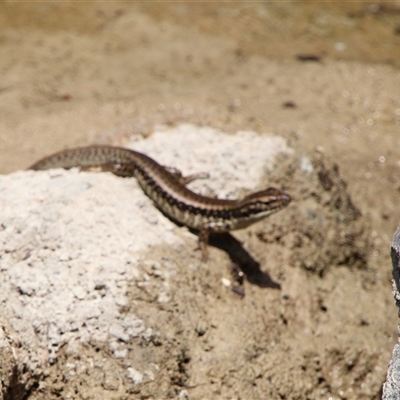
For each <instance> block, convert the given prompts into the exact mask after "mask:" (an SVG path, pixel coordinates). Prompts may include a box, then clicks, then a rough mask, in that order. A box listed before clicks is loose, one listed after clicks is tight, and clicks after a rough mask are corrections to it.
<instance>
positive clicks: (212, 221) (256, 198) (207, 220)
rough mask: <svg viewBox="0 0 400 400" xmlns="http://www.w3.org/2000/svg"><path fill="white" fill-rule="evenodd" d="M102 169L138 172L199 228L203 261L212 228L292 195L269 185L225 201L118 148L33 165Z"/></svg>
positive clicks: (238, 225) (163, 206) (148, 189)
mask: <svg viewBox="0 0 400 400" xmlns="http://www.w3.org/2000/svg"><path fill="white" fill-rule="evenodd" d="M72 167H81V168H82V169H88V168H98V169H100V171H110V172H112V173H114V174H115V175H118V176H123V177H128V176H134V177H135V178H136V179H137V181H138V182H139V184H140V186H141V188H142V189H143V191H144V192H145V193H146V195H147V196H148V197H150V199H151V200H152V201H153V202H154V204H155V205H156V207H158V208H159V209H160V210H161V211H162V212H163V213H165V214H166V215H167V216H169V217H170V218H172V219H173V220H175V221H177V222H179V223H181V224H183V225H185V226H187V227H188V228H191V229H194V230H196V231H198V232H199V248H200V250H201V251H202V259H203V261H206V260H207V259H208V250H207V244H208V237H209V234H210V233H212V232H216V233H218V232H227V231H231V230H235V229H242V228H246V227H247V226H249V225H251V224H253V223H255V222H257V221H259V220H261V219H263V218H265V217H267V216H268V215H270V214H272V213H274V212H276V211H278V210H280V209H282V208H284V207H286V206H287V205H288V204H289V203H290V201H291V198H290V196H289V195H288V194H286V193H284V192H282V191H280V190H278V189H275V188H268V189H265V190H262V191H259V192H255V193H252V194H250V195H248V196H246V197H244V198H242V199H237V200H223V199H218V198H212V197H206V196H202V195H200V194H197V193H194V192H192V191H191V190H189V189H188V188H187V187H186V186H185V184H186V183H188V182H189V181H190V180H193V177H189V178H183V177H182V176H181V175H180V174H179V173H178V172H177V171H175V172H171V170H170V169H168V168H165V167H163V166H161V165H160V164H158V163H157V162H156V161H154V160H153V159H152V158H150V157H148V156H146V155H145V154H142V153H139V152H137V151H134V150H130V149H126V148H122V147H113V146H88V147H81V148H75V149H69V150H63V151H60V152H58V153H55V154H52V155H50V156H48V157H45V158H43V159H41V160H39V161H37V162H36V163H35V164H33V165H32V166H31V167H30V169H33V170H46V169H51V168H66V169H68V168H72Z"/></svg>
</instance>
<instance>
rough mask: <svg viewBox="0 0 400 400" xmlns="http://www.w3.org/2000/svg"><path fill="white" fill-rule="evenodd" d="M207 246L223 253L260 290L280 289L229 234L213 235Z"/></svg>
mask: <svg viewBox="0 0 400 400" xmlns="http://www.w3.org/2000/svg"><path fill="white" fill-rule="evenodd" d="M209 245H211V246H213V247H217V248H218V249H220V250H223V251H225V252H226V253H227V254H228V255H229V258H230V259H231V261H232V262H233V264H234V265H237V266H238V267H239V268H240V269H241V271H242V272H243V273H244V274H245V275H246V277H247V281H248V282H249V283H251V284H253V285H257V286H259V287H261V288H271V289H278V290H280V289H281V285H280V284H279V283H277V282H275V281H274V280H272V278H271V277H270V275H269V274H268V273H267V272H264V271H262V270H261V269H260V263H259V262H257V261H256V260H254V258H253V257H252V256H251V255H250V254H249V253H248V252H247V251H246V250H245V249H244V248H243V246H242V244H241V243H240V242H239V240H237V239H236V238H234V237H233V236H232V235H231V234H230V233H214V234H211V235H210V237H209Z"/></svg>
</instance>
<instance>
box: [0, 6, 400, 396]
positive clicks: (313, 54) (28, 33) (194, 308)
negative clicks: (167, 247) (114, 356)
mask: <svg viewBox="0 0 400 400" xmlns="http://www.w3.org/2000/svg"><path fill="white" fill-rule="evenodd" d="M399 14H400V4H398V3H375V4H369V3H367V2H357V3H331V4H326V3H309V2H299V3H296V4H288V3H265V4H264V3H245V2H243V3H241V2H239V3H227V4H221V3H212V4H204V3H193V4H191V3H190V2H182V3H173V4H171V3H162V2H160V3H150V4H146V3H139V4H129V3H102V2H99V3H69V4H61V3H37V4H35V3H26V4H22V3H21V4H15V3H14V4H13V3H3V4H1V6H0V71H1V76H2V79H1V82H0V154H1V157H0V173H2V174H7V173H11V172H13V171H16V170H19V169H25V168H26V167H28V166H29V165H30V164H32V163H33V162H34V161H35V160H37V159H38V158H40V157H42V156H44V155H46V154H49V153H51V152H53V151H57V150H60V149H62V148H66V147H72V146H78V145H87V144H92V143H110V144H116V145H123V144H124V143H125V141H126V140H127V138H129V137H130V136H131V135H132V134H140V135H143V136H147V135H149V134H150V133H151V132H152V131H153V129H154V126H156V125H159V124H162V125H168V126H175V125H178V124H180V123H182V122H189V123H193V124H196V125H200V126H211V127H213V128H219V129H221V130H223V131H225V132H235V131H237V130H250V129H251V130H254V131H257V132H260V133H264V132H272V133H274V134H279V135H282V136H283V137H285V138H286V139H287V140H288V142H289V144H290V145H291V146H292V147H293V148H295V149H296V151H297V153H298V154H300V155H301V154H307V155H308V156H309V158H310V159H311V160H312V163H313V168H314V170H315V171H316V175H315V177H314V178H313V179H310V180H309V182H307V180H306V179H305V178H304V176H302V175H301V174H300V173H299V172H297V170H296V168H295V166H296V165H298V164H292V165H288V164H287V161H285V160H282V162H281V166H280V167H279V168H278V169H277V171H276V173H275V175H274V174H271V176H268V178H269V179H270V180H271V181H272V183H273V184H274V185H275V186H277V187H282V188H285V189H286V190H288V192H289V193H291V194H293V195H294V198H295V200H294V201H293V207H291V209H290V210H291V211H289V209H288V212H287V213H286V212H285V211H282V212H281V213H280V214H279V218H276V219H274V220H273V223H271V224H268V223H266V224H265V225H262V229H261V228H260V227H255V228H254V229H253V230H250V231H248V232H247V233H240V234H238V235H237V236H236V234H235V236H236V237H238V238H239V239H240V240H246V241H247V240H249V243H250V245H249V247H250V248H251V250H252V251H253V256H254V257H255V258H257V261H258V262H259V263H260V265H261V268H262V270H264V271H268V273H269V275H271V279H272V281H273V282H275V283H276V284H275V285H273V284H268V285H259V284H258V285H257V284H254V282H252V279H251V274H249V277H248V279H247V280H246V281H245V283H244V285H245V297H244V298H243V299H240V298H239V297H238V296H235V295H234V294H233V293H229V291H226V290H224V288H223V287H221V285H220V278H221V277H220V275H219V272H218V271H219V270H220V269H221V268H226V267H224V266H223V265H224V263H225V264H226V265H227V264H228V259H227V258H225V259H224V258H218V259H217V260H216V263H215V265H212V264H209V266H208V268H209V271H208V272H207V273H206V272H203V273H202V274H199V275H195V274H194V272H193V271H191V270H186V272H183V273H182V274H181V275H180V276H179V277H178V278H177V281H176V287H174V290H176V295H175V298H174V301H173V302H171V303H168V304H166V305H164V306H162V307H161V306H160V305H159V304H157V303H156V302H155V301H154V299H153V298H152V294H151V291H147V292H145V293H144V292H143V291H139V292H140V293H139V292H138V290H139V289H138V288H137V287H136V286H133V287H132V288H130V292H129V295H130V296H131V297H132V299H138V298H139V299H140V301H141V309H143V308H144V309H145V310H146V311H145V312H143V313H142V314H141V315H139V316H140V317H141V318H142V319H143V320H144V321H145V322H146V324H149V325H151V324H153V325H157V324H158V325H160V326H162V325H165V326H168V329H170V332H169V333H168V335H167V336H166V337H160V338H158V339H154V340H153V343H152V344H153V345H154V350H152V351H154V354H155V355H154V357H158V365H161V369H162V370H163V371H164V369H163V368H165V371H167V372H165V373H164V372H163V373H160V377H159V380H157V379H156V381H155V382H150V383H148V384H146V385H142V386H140V385H135V384H132V385H131V386H129V387H128V386H126V385H125V386H123V388H124V389H121V387H119V389H118V388H117V389H115V387H113V385H111V384H110V385H109V386H107V382H108V381H107V382H105V380H107V379H108V377H106V378H107V379H105V378H104V379H105V380H104V379H103V378H98V377H96V376H95V375H96V372H90V371H89V372H87V373H86V378H85V379H86V380H87V382H91V381H90V379H95V380H96V379H98V381H99V382H101V381H102V379H103V387H102V389H99V388H97V389H94V388H93V390H92V392H91V391H90V385H89V384H88V386H86V388H85V391H84V394H82V393H83V392H79V390H78V389H76V388H79V385H81V386H82V385H83V386H85V383H82V382H85V379H84V378H83V377H82V376H83V375H84V374H82V376H79V374H77V375H78V376H77V377H74V378H68V379H67V378H66V377H65V376H63V375H62V372H60V371H61V369H57V368H55V369H54V370H51V371H50V373H49V375H47V376H42V377H41V378H40V379H41V382H40V385H36V386H35V385H34V386H33V387H32V388H31V391H30V393H29V397H28V398H30V399H47V398H55V397H56V396H58V397H61V398H77V399H78V398H110V399H111V398H116V399H117V398H121V399H122V398H176V397H178V396H179V397H180V398H185V396H186V398H190V399H201V398H236V399H247V398H257V399H263V398H271V399H275V398H276V399H282V398H283V399H303V398H304V399H306V398H308V399H314V398H315V399H317V398H326V399H328V398H334V399H339V398H340V399H377V398H379V396H380V391H381V386H382V383H383V381H384V379H385V374H386V368H387V363H388V361H389V359H390V355H391V351H392V348H393V345H394V343H395V342H396V340H397V330H396V329H397V317H396V314H397V310H396V308H395V306H394V301H393V298H392V292H391V262H390V257H389V244H390V240H391V237H392V235H393V233H394V231H395V229H396V226H397V224H398V222H399V211H398V209H397V206H396V204H398V202H397V199H398V195H399V191H400V179H399V177H398V176H399V172H400V156H399V148H400V137H399V129H400V100H399V97H398V87H399V83H400V72H399V69H398V67H399V65H400V50H399V49H400V47H399V45H400V25H398V16H399ZM188 151H190V149H188ZM299 157H300V156H299ZM300 162H301V160H300V159H299V163H300ZM209 168H210V169H212V165H210V166H209ZM274 179H276V181H274ZM346 183H347V185H346ZM266 245H268V246H269V247H268V248H270V250H269V251H270V253H269V254H266V253H265V252H263V251H262V250H261V249H265V246H266ZM260 246H261V247H260ZM287 265H289V267H287ZM221 266H222V267H221ZM183 271H184V270H183ZM256 282H257V281H256ZM132 304H135V302H134V301H133V302H132ZM143 305H145V307H143ZM125 311H126V312H129V307H128V309H127V310H125ZM134 311H135V312H138V311H137V310H134ZM180 316H184V318H180ZM171 338H173V339H171ZM133 345H134V344H132V346H133ZM142 347H143V346H142ZM142 347H140V348H141V349H142ZM160 348H161V349H162V351H159V350H157V349H160ZM99 349H100V350H99ZM232 349H233V350H232ZM103 350H104V349H102V348H101V345H98V346H97V347H96V346H92V347H88V348H87V349H86V351H87V354H88V357H92V358H93V360H95V363H96V362H97V363H100V362H101V357H102V351H103ZM104 351H106V350H104ZM140 351H142V350H140ZM145 356H146V353H145V352H144V353H143V355H142V353H140V354H138V355H137V357H138V359H140V357H145ZM82 357H84V355H83V354H82ZM59 360H60V364H62V363H63V362H68V355H67V354H60V357H59ZM138 362H139V361H138ZM115 363H117V361H116V362H115ZM107 366H108V367H109V368H108V371H109V373H110V375H112V374H113V371H114V370H116V368H117V367H116V365H114V364H112V363H111V364H109V365H108V364H107ZM91 374H92V376H91ZM79 379H81V381H79ZM115 380H117V379H111V378H110V379H109V381H112V382H114V381H115ZM131 381H132V379H131ZM104 382H105V383H104ZM71 387H73V388H74V390H75V391H71V390H70V389H71ZM124 390H126V391H125V392H124ZM107 391H108V392H107ZM72 392H74V393H75V394H74V395H72V394H71V393H72ZM104 392H107V393H111V394H109V395H107V396H108V397H107V396H105V394H104ZM67 393H68V396H67Z"/></svg>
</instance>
